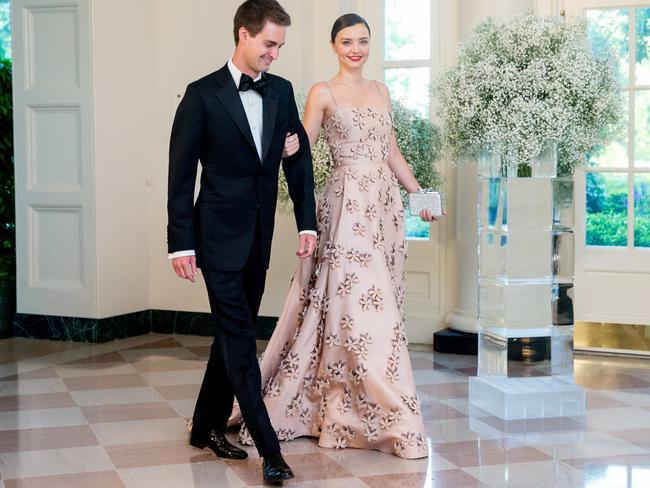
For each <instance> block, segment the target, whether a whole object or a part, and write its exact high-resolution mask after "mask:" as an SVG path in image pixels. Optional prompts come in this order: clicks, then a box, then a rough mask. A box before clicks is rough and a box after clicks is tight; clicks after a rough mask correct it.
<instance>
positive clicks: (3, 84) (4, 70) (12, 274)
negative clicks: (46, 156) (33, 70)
mask: <svg viewBox="0 0 650 488" xmlns="http://www.w3.org/2000/svg"><path fill="white" fill-rule="evenodd" d="M13 154H14V146H13V111H12V96H11V61H9V60H8V59H2V60H0V289H13V288H14V287H15V279H16V250H15V242H16V225H15V213H14V159H13Z"/></svg>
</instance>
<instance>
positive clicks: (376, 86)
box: [372, 80, 390, 108]
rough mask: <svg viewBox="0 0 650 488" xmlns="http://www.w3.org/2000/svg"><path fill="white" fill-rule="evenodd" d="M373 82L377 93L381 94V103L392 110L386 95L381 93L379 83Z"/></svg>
mask: <svg viewBox="0 0 650 488" xmlns="http://www.w3.org/2000/svg"><path fill="white" fill-rule="evenodd" d="M372 82H373V83H374V84H375V88H377V91H378V92H379V96H380V97H381V101H382V102H384V105H386V107H388V108H390V104H389V103H388V101H387V100H386V97H385V96H384V93H383V92H382V91H381V88H379V83H377V80H372Z"/></svg>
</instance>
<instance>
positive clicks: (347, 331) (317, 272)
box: [230, 107, 428, 458]
mask: <svg viewBox="0 0 650 488" xmlns="http://www.w3.org/2000/svg"><path fill="white" fill-rule="evenodd" d="M323 127H324V130H325V134H326V137H327V142H328V145H329V147H330V150H331V152H332V156H333V160H334V163H335V168H334V170H333V172H332V175H331V178H330V181H329V183H328V185H327V187H326V189H325V190H324V192H323V194H322V195H321V197H320V199H319V204H318V236H319V237H318V246H317V250H316V252H315V253H314V257H313V258H312V259H310V260H305V261H302V262H301V263H300V264H299V267H298V269H297V271H296V273H295V275H294V277H293V280H292V284H291V288H290V290H289V294H288V297H287V300H286V302H285V305H284V310H283V311H282V314H281V316H280V319H279V321H278V324H277V326H276V329H275V331H274V333H273V336H272V337H271V340H270V341H269V344H268V346H267V348H266V351H265V352H264V354H263V357H262V359H261V362H260V369H261V372H262V385H263V395H264V402H265V404H266V407H267V409H268V412H269V416H270V418H271V423H272V424H273V426H274V428H275V429H276V432H277V433H278V437H279V439H280V440H291V439H294V438H296V437H301V436H312V437H317V438H318V444H319V445H320V446H322V447H336V448H346V447H354V448H361V449H376V450H379V451H383V452H387V453H391V454H395V455H397V456H400V457H404V458H420V457H425V456H427V454H428V449H427V446H426V434H425V429H424V424H423V421H422V415H421V411H420V402H419V400H418V398H417V396H416V393H415V384H414V382H413V373H412V369H411V362H410V359H409V355H408V351H407V347H406V346H407V339H406V335H405V329H404V324H405V319H404V298H405V279H404V277H405V275H404V262H405V259H406V254H407V242H406V239H405V235H404V208H403V206H402V202H401V198H400V193H399V188H398V183H397V179H396V178H395V176H394V175H393V173H392V171H391V170H390V168H389V167H388V164H387V161H388V154H389V148H390V137H391V134H392V130H393V125H392V118H391V113H390V111H389V109H388V108H385V107H337V108H336V109H335V111H334V112H333V114H332V115H331V116H330V117H329V119H327V120H326V122H325V123H324V125H323ZM241 421H242V420H241V417H240V415H239V410H238V408H237V406H235V409H234V411H233V415H232V417H231V419H230V424H231V425H232V424H237V423H240V422H241ZM239 438H240V441H242V443H244V444H252V439H251V438H250V435H249V434H248V431H247V430H246V427H245V426H242V428H241V430H240V434H239Z"/></svg>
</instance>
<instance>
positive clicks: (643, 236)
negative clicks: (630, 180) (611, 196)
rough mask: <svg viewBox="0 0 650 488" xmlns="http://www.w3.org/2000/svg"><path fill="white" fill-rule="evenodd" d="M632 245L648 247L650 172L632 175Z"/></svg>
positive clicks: (649, 245)
mask: <svg viewBox="0 0 650 488" xmlns="http://www.w3.org/2000/svg"><path fill="white" fill-rule="evenodd" d="M634 245H635V246H636V247H650V174H640V175H639V174H637V175H635V177H634Z"/></svg>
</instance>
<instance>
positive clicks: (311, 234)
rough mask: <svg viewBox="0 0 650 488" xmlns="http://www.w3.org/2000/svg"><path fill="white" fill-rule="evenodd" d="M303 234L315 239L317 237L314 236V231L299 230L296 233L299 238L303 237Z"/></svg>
mask: <svg viewBox="0 0 650 488" xmlns="http://www.w3.org/2000/svg"><path fill="white" fill-rule="evenodd" d="M303 234H308V235H310V236H314V237H317V236H318V234H316V231H315V230H301V231H300V232H298V235H299V236H301V235H303Z"/></svg>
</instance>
